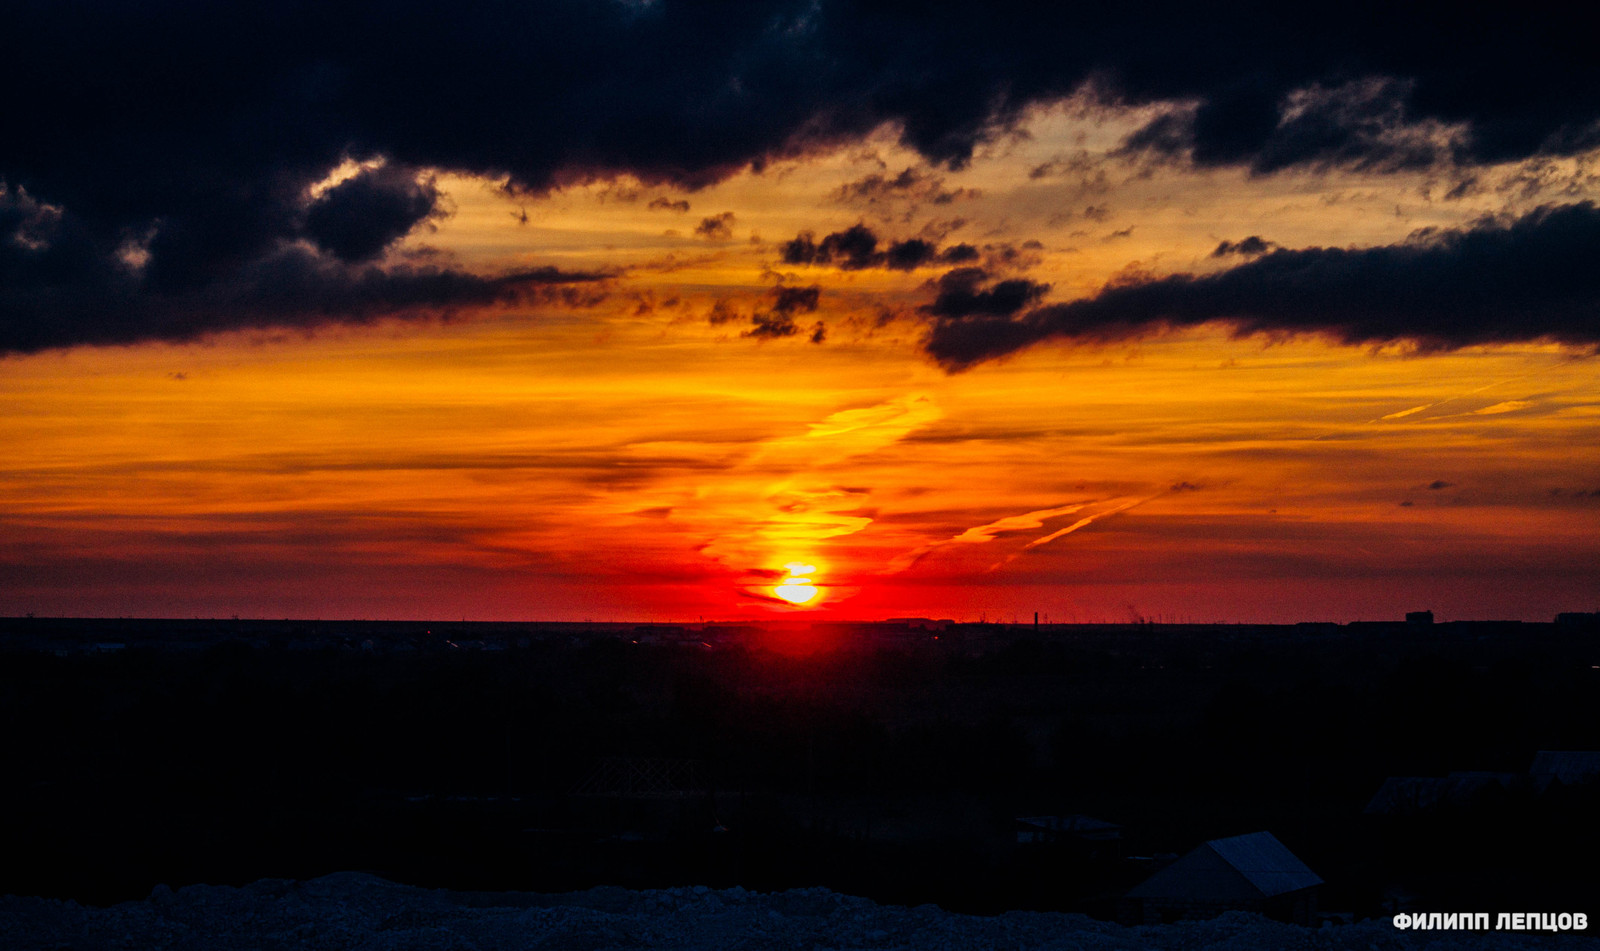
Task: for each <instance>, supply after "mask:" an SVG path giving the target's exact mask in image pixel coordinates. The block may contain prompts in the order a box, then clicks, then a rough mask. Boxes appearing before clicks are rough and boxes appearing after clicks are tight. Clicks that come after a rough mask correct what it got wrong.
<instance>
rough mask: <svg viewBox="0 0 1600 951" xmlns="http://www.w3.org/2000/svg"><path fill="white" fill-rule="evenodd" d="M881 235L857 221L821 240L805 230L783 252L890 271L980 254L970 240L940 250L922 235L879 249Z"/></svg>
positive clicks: (785, 256)
mask: <svg viewBox="0 0 1600 951" xmlns="http://www.w3.org/2000/svg"><path fill="white" fill-rule="evenodd" d="M878 243H879V241H878V236H877V234H876V233H874V232H873V230H872V229H871V228H868V227H867V226H866V225H863V224H857V225H852V226H851V227H849V228H847V229H845V230H844V231H835V232H834V233H832V234H830V235H827V236H826V237H824V238H823V239H822V240H821V241H818V240H817V238H816V235H814V234H812V233H811V232H809V231H802V232H800V234H798V235H796V236H795V238H794V240H792V241H785V242H784V243H783V245H782V247H781V250H780V255H781V257H782V260H783V263H785V264H822V265H832V266H833V267H837V268H841V269H843V270H846V271H859V270H863V269H865V268H871V267H882V268H888V269H889V270H891V271H914V270H916V269H917V268H919V267H927V266H929V265H933V264H956V263H959V262H962V261H971V260H974V259H976V258H977V256H978V250H977V249H976V248H974V247H973V246H972V245H970V244H957V245H952V246H951V247H949V248H945V249H944V250H942V251H941V250H940V249H939V246H938V245H937V244H934V243H933V242H931V241H925V240H923V239H922V238H910V239H908V240H905V241H891V242H889V244H888V246H887V247H885V248H883V249H882V250H879V248H878Z"/></svg>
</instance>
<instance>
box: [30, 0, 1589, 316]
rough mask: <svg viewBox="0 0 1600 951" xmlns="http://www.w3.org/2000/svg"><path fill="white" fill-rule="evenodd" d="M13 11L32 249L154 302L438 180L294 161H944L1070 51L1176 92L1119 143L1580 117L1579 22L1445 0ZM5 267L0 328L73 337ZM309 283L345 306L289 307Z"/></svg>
mask: <svg viewBox="0 0 1600 951" xmlns="http://www.w3.org/2000/svg"><path fill="white" fill-rule="evenodd" d="M5 29H6V34H7V37H8V39H10V40H11V42H10V43H8V44H7V48H6V55H5V56H4V57H0V87H3V88H5V89H6V90H8V94H7V100H6V106H5V110H4V113H3V114H0V181H3V182H4V183H5V184H6V185H7V186H8V187H9V188H10V189H11V190H12V194H13V195H15V194H20V193H21V192H18V191H17V190H18V189H20V190H22V192H25V193H26V194H27V195H29V196H32V197H33V199H35V200H37V201H39V202H42V203H45V204H46V205H48V206H49V207H51V208H54V209H58V210H59V215H60V220H59V221H57V222H56V223H55V226H54V227H55V233H56V234H57V237H56V239H54V241H53V242H52V243H51V244H50V245H49V248H48V254H49V256H50V258H51V260H50V262H49V265H48V267H47V268H46V270H48V269H50V268H67V267H69V265H70V266H71V267H74V268H76V269H77V271H76V273H77V274H79V275H80V276H81V277H82V279H83V280H82V282H81V283H82V285H83V286H86V287H90V288H93V287H102V288H110V287H115V289H116V293H117V294H120V295H123V296H120V297H118V296H115V295H113V296H108V297H104V298H102V299H101V300H100V302H99V304H98V305H96V306H98V307H100V308H102V309H104V308H109V307H113V306H117V307H122V305H123V304H124V303H126V302H127V301H128V300H132V301H134V302H135V303H136V304H137V305H138V306H135V307H133V308H131V309H127V308H124V310H125V311H126V313H127V314H128V315H129V316H128V318H127V319H128V320H130V321H132V320H153V321H155V322H156V323H154V324H152V325H150V326H151V332H152V333H156V332H158V331H159V328H160V327H161V326H162V325H163V322H164V321H165V322H171V321H172V320H176V319H177V318H178V316H179V315H177V314H175V313H169V312H168V311H166V310H164V309H163V306H162V304H163V302H164V301H170V300H172V299H186V298H187V297H189V296H192V295H196V294H198V295H202V296H205V295H210V296H217V297H222V298H226V297H228V296H230V295H236V294H238V293H240V292H241V291H240V288H242V287H244V286H245V285H247V284H248V282H249V280H250V279H251V278H250V276H251V275H252V274H253V273H255V272H256V271H258V270H259V269H260V268H261V267H263V266H264V265H265V264H266V262H269V261H273V260H279V259H281V258H282V257H283V255H285V254H286V253H288V252H287V248H288V246H290V245H293V244H295V243H296V242H302V241H307V240H309V241H311V242H313V243H314V244H315V245H316V246H317V247H318V248H320V249H321V251H322V253H323V255H324V256H325V257H327V258H329V259H331V260H333V261H335V262H339V263H343V264H346V265H348V264H350V263H351V262H353V261H365V260H375V259H376V256H377V255H378V254H379V253H381V251H382V249H383V248H385V247H387V246H388V245H389V244H391V243H392V242H393V241H395V240H396V239H397V238H398V237H399V236H400V235H402V234H403V233H404V231H403V230H402V229H404V228H405V227H407V223H408V222H409V223H410V224H411V225H412V226H415V225H416V224H418V223H420V222H422V221H425V220H426V219H427V218H428V217H429V216H430V215H431V214H432V213H433V211H434V209H435V208H436V207H437V206H436V205H434V204H432V203H431V202H430V201H429V197H430V196H429V195H428V194H427V193H426V188H425V186H421V185H417V184H416V180H413V181H412V183H411V185H410V186H406V185H403V184H400V183H398V181H397V180H386V181H380V180H378V179H376V178H369V179H366V180H365V181H364V182H363V183H360V184H356V185H349V186H346V190H343V191H340V190H335V191H334V192H330V193H329V194H328V195H325V196H323V200H324V201H325V202H326V204H322V205H321V206H320V209H318V210H316V211H315V212H314V213H313V209H312V207H311V205H312V203H311V202H310V200H309V196H310V191H309V189H310V187H311V186H312V185H313V184H314V183H316V182H318V181H320V180H322V179H323V178H324V177H326V175H327V173H328V172H329V171H330V170H332V169H333V168H335V167H336V166H337V165H338V164H339V163H340V162H341V161H342V160H344V159H347V158H354V159H357V160H368V159H375V158H386V159H387V160H388V161H389V165H390V167H393V168H395V169H406V170H411V169H439V170H445V171H452V172H466V173H477V174H484V175H490V176H502V177H504V178H506V179H507V180H508V181H509V182H510V185H511V187H512V188H513V189H514V190H528V191H539V190H543V189H546V188H549V187H551V186H555V185H560V184H562V183H564V182H570V181H580V180H586V179H593V178H597V177H604V176H607V175H612V174H620V173H626V174H628V175H631V176H632V177H633V178H635V179H637V180H638V181H639V182H641V183H643V184H645V185H661V184H672V185H675V186H679V187H685V188H691V189H692V188H696V187H700V186H703V185H706V184H709V183H711V182H714V181H717V180H719V179H721V178H723V177H726V176H727V175H729V174H730V173H732V172H733V171H735V170H737V169H740V168H743V167H746V166H748V165H752V164H753V165H756V166H758V167H759V166H761V165H762V164H763V163H765V162H767V161H768V160H770V159H772V158H774V157H781V156H785V155H796V154H801V153H804V152H806V151H807V150H810V149H814V148H817V147H820V146H825V145H833V144H838V143H841V142H845V141H848V140H851V139H854V138H856V137H859V136H860V135H862V134H864V133H865V132H867V131H869V130H872V129H874V128H877V127H879V126H880V125H882V124H884V123H886V122H892V123H894V124H895V126H896V127H897V128H898V129H899V130H900V133H901V137H902V140H903V141H904V143H905V144H906V145H908V146H910V147H911V148H914V149H916V150H917V151H918V152H920V153H921V155H922V157H923V158H924V159H925V160H926V161H927V162H928V163H930V165H938V164H943V165H944V166H946V167H952V168H954V167H959V166H961V165H963V164H965V163H966V162H967V161H968V160H969V159H970V157H971V156H972V154H973V151H974V149H975V148H976V147H977V146H979V145H981V144H983V143H984V142H986V141H989V140H991V139H993V138H994V137H995V136H996V135H997V134H999V133H1001V132H1003V131H1004V130H1006V129H1007V128H1008V127H1010V126H1012V125H1014V124H1015V122H1016V121H1018V120H1019V119H1020V118H1021V116H1022V115H1023V114H1024V110H1025V109H1026V108H1027V107H1028V106H1030V105H1031V104H1033V103H1037V102H1041V101H1048V100H1052V99H1055V98H1059V97H1061V96H1064V95H1068V94H1070V93H1072V92H1073V91H1074V90H1077V89H1079V88H1080V87H1082V86H1083V85H1084V83H1085V82H1087V81H1090V80H1093V82H1094V85H1095V88H1096V89H1098V90H1100V91H1101V94H1102V96H1103V97H1104V98H1105V99H1106V100H1108V101H1114V102H1121V103H1128V104H1140V103H1148V102H1155V101H1168V102H1181V103H1189V104H1191V106H1190V107H1189V109H1188V111H1179V112H1174V113H1172V114H1170V115H1168V116H1167V117H1166V118H1164V119H1161V120H1158V121H1157V122H1156V123H1155V124H1153V125H1152V126H1150V127H1148V128H1146V129H1145V130H1143V131H1142V132H1141V133H1140V134H1139V135H1137V136H1135V137H1134V138H1133V139H1131V140H1130V141H1129V142H1128V143H1127V144H1128V147H1129V148H1130V149H1134V150H1143V151H1146V152H1150V153H1153V154H1156V155H1161V154H1169V155H1171V154H1178V153H1182V154H1184V155H1187V156H1189V157H1190V158H1192V159H1193V160H1194V161H1196V162H1199V163H1201V164H1238V165H1245V166H1249V167H1252V168H1254V169H1256V170H1258V171H1272V170H1274V169H1278V168H1284V167H1289V166H1293V165H1312V166H1316V165H1323V164H1329V163H1347V164H1354V165H1364V166H1367V167H1379V168H1390V167H1403V166H1408V165H1416V164H1425V163H1428V162H1434V161H1439V160H1441V159H1451V160H1459V161H1467V162H1472V161H1487V160H1500V159H1507V158H1519V157H1525V156H1529V155H1533V154H1537V153H1544V154H1554V153H1561V152H1570V151H1572V150H1575V149H1579V148H1584V147H1588V146H1591V145H1594V144H1596V143H1600V125H1597V122H1596V120H1597V119H1600V83H1596V82H1595V81H1594V70H1593V55H1592V49H1591V42H1590V40H1589V36H1588V34H1587V33H1586V32H1585V31H1583V30H1581V29H1561V28H1553V27H1552V26H1551V25H1550V24H1549V23H1548V22H1546V20H1545V19H1544V18H1542V17H1538V16H1534V15H1528V16H1524V17H1521V18H1504V17H1473V16H1463V15H1461V11H1460V8H1459V5H1456V4H1448V5H1447V4H1444V3H1440V2H1432V3H1421V4H1412V5H1407V6H1404V7H1395V6H1394V5H1392V4H1377V3H1372V4H1357V5H1356V6H1355V7H1353V8H1352V7H1341V8H1340V10H1339V12H1338V15H1337V16H1330V15H1328V13H1327V12H1326V11H1325V10H1324V9H1322V8H1320V7H1317V6H1315V5H1301V6H1298V7H1296V6H1284V5H1279V6H1277V7H1273V8H1271V9H1270V11H1269V10H1265V9H1264V8H1261V7H1260V6H1259V5H1253V4H1224V5H1220V6H1218V5H1196V4H1191V3H1160V2H1158V3H1156V4H1155V5H1154V6H1151V5H1148V4H1146V5H1143V6H1140V7H1138V8H1126V7H1122V8H1119V7H1117V6H1115V5H1100V6H1095V7H1090V8H1084V7H1082V6H1080V5H1075V4H1056V5H1039V4H1035V3H1033V2H1031V0H992V2H990V3H987V4H985V5H984V8H983V10H982V15H981V16H979V15H975V10H974V8H972V7H970V6H968V5H962V4H935V5H931V6H928V5H908V4H903V3H899V2H891V0H741V2H713V0H659V2H653V3H631V2H607V0H549V2H543V3H537V4H528V3H521V2H512V0H457V2H452V3H449V4H445V3H438V2H424V0H386V2H384V3H376V2H371V0H366V2H361V0H328V2H318V3H310V2H305V0H271V2H268V0H235V2H230V3H227V4H195V3H189V2H180V0H143V2H139V3H133V2H127V0H99V2H95V0H86V2H83V3H46V2H24V3H17V4H11V5H10V6H9V7H8V8H7V11H6V23H5ZM897 181H898V180H897V179H896V180H886V181H885V182H884V183H881V184H882V187H883V188H888V189H890V190H894V187H895V184H896V182H897ZM929 181H932V179H929ZM397 184H400V187H399V188H398V189H397V188H396V187H394V186H395V185H397ZM874 187H877V186H874ZM419 189H420V190H419ZM880 190H881V189H880ZM363 207H365V208H368V209H370V210H372V212H373V216H372V217H370V218H368V217H366V216H364V215H362V214H360V213H359V209H361V208H363ZM30 241H31V239H30ZM29 247H30V249H31V250H34V251H37V250H38V249H37V248H34V247H32V245H29ZM130 247H132V248H133V250H134V251H135V252H136V255H135V256H136V257H137V258H138V260H139V262H140V263H139V264H138V266H136V267H129V266H125V262H126V260H127V256H126V255H125V254H121V252H124V251H126V250H127V249H129V248H130ZM10 253H11V252H10V250H8V251H7V254H8V255H9V254H10ZM13 264H15V262H9V263H8V265H7V266H8V267H9V266H11V265H13ZM34 265H39V266H41V267H42V266H43V265H40V264H39V262H38V261H35V262H34ZM34 265H29V266H30V267H32V266H34ZM359 273H361V274H365V273H366V272H365V271H361V272H359ZM396 274H397V280H398V283H400V284H404V283H405V281H404V280H400V279H399V278H400V277H403V275H400V272H396ZM40 279H41V278H40V275H39V274H37V273H35V274H33V275H32V277H30V279H29V280H30V281H37V280H40ZM29 286H33V287H35V289H36V287H37V285H29ZM51 286H57V285H51ZM6 290H7V293H6V295H5V297H4V299H3V300H0V325H3V326H4V328H5V331H4V333H5V335H6V336H7V337H10V338H12V339H17V338H23V337H25V338H28V339H34V340H39V341H48V343H45V344H43V345H47V346H48V345H59V344H71V343H76V342H84V341H87V340H90V339H96V338H97V336H96V334H95V333H93V332H89V329H88V328H85V330H84V332H79V329H78V328H77V327H76V326H75V325H74V324H73V323H72V320H73V319H75V318H70V317H57V316H51V315H50V314H49V313H46V314H40V313H35V312H32V311H29V310H28V309H27V307H26V306H23V304H27V303H29V302H31V303H34V304H36V303H38V302H39V300H38V295H37V294H36V293H34V292H33V291H30V290H28V289H27V288H24V290H23V292H22V293H21V295H20V296H21V298H22V303H19V301H18V295H17V294H15V293H12V291H13V290H14V288H12V287H10V286H8V287H7V289H6ZM79 293H81V290H80V291H79ZM108 293H109V292H108ZM401 299H402V300H403V299H404V298H403V297H402V298H401ZM398 302H399V301H398V300H397V303H398ZM312 312H319V313H323V314H324V315H325V316H326V317H327V318H328V319H333V318H335V317H336V316H337V315H335V314H333V313H332V312H331V311H329V310H328V309H327V308H324V307H322V306H321V305H320V304H318V305H316V306H307V307H305V308H301V309H300V310H297V311H296V313H297V314H299V315H301V316H305V315H306V314H309V313H312ZM228 319H231V318H224V319H222V320H223V323H224V324H226V322H227V320H228ZM23 321H29V322H33V323H30V324H29V325H28V326H23V325H22V324H21V323H20V322H23ZM40 321H43V323H39V322H40ZM201 324H204V321H201ZM197 329H204V327H203V326H199V325H197ZM120 333H121V334H123V335H125V336H127V337H129V338H130V339H132V338H136V337H138V335H139V327H138V326H137V325H135V324H132V323H129V324H128V325H127V326H126V327H124V328H123V329H122V330H121V331H120Z"/></svg>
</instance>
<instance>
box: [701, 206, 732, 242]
mask: <svg viewBox="0 0 1600 951" xmlns="http://www.w3.org/2000/svg"><path fill="white" fill-rule="evenodd" d="M694 233H695V237H698V238H705V239H706V240H707V241H726V240H728V239H729V238H731V237H733V212H731V211H724V212H723V213H722V214H720V215H712V216H710V217H709V218H701V219H700V223H699V224H697V225H695V226H694Z"/></svg>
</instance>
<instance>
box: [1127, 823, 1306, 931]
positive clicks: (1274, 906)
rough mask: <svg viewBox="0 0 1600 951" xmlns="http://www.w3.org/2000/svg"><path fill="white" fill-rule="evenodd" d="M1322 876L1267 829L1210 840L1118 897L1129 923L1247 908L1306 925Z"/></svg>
mask: <svg viewBox="0 0 1600 951" xmlns="http://www.w3.org/2000/svg"><path fill="white" fill-rule="evenodd" d="M1321 886H1322V879H1321V878H1319V877H1318V876H1317V874H1316V873H1315V872H1313V871H1311V869H1309V868H1307V867H1306V865H1305V863H1304V862H1302V861H1300V860H1299V859H1298V858H1296V857H1295V855H1294V853H1293V852H1290V851H1289V850H1288V849H1287V848H1285V847H1284V845H1283V843H1282V842H1279V841H1278V840H1277V838H1276V837H1275V836H1274V835H1273V834H1272V833H1270V832H1252V833H1250V834H1249V835H1236V836H1233V837H1231V838H1226V839H1212V840H1211V841H1210V842H1207V843H1205V844H1204V845H1202V846H1200V847H1199V848H1196V849H1195V850H1194V851H1192V852H1190V853H1189V854H1187V855H1185V856H1183V857H1182V858H1179V859H1178V860H1177V861H1175V862H1173V863H1172V864H1171V865H1168V866H1167V867H1166V868H1164V869H1162V870H1161V871H1159V872H1156V873H1155V874H1154V875H1152V876H1150V877H1149V878H1148V879H1145V881H1144V883H1143V884H1141V885H1138V886H1136V887H1135V888H1133V889H1132V890H1130V891H1129V892H1128V894H1127V897H1126V898H1124V899H1123V903H1122V906H1121V909H1120V911H1121V914H1120V915H1119V917H1121V918H1123V919H1124V920H1125V921H1126V922H1128V923H1131V924H1159V923H1163V922H1170V921H1181V920H1185V919H1199V918H1214V917H1216V916H1217V915H1220V914H1222V913H1223V912H1227V911H1251V912H1256V913H1258V914H1262V915H1266V916H1267V917H1269V918H1276V919H1278V920H1279V921H1288V922H1294V923H1296V924H1303V925H1308V924H1310V923H1311V922H1312V921H1313V920H1314V919H1315V918H1316V914H1317V892H1318V890H1319V889H1320V888H1321Z"/></svg>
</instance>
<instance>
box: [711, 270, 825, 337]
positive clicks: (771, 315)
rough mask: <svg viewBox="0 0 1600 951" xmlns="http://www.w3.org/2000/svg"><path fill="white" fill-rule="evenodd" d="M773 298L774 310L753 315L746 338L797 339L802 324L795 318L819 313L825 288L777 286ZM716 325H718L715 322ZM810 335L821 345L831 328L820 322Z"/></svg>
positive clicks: (812, 327) (745, 333) (815, 286)
mask: <svg viewBox="0 0 1600 951" xmlns="http://www.w3.org/2000/svg"><path fill="white" fill-rule="evenodd" d="M771 296H772V307H771V309H769V310H765V311H761V310H758V311H756V312H755V313H754V314H752V315H751V316H750V323H751V327H750V329H749V330H746V331H745V332H744V334H743V336H746V337H754V338H756V339H758V340H761V339H765V340H773V339H777V338H779V337H793V336H794V335H795V334H797V333H799V332H800V325H799V324H797V323H795V318H796V317H797V316H798V315H800V314H810V313H815V312H816V310H817V303H818V301H819V300H820V299H821V297H822V288H821V287H819V286H818V285H815V284H813V285H811V286H809V287H774V288H773V289H772V293H771ZM712 322H713V323H716V321H715V320H713V321H712ZM809 332H810V335H811V337H810V339H811V342H812V343H821V342H822V341H823V340H824V339H825V338H826V337H827V335H828V331H827V328H826V327H824V326H823V324H822V321H820V320H819V321H817V322H815V323H813V324H812V325H811V328H810V331H809Z"/></svg>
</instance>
